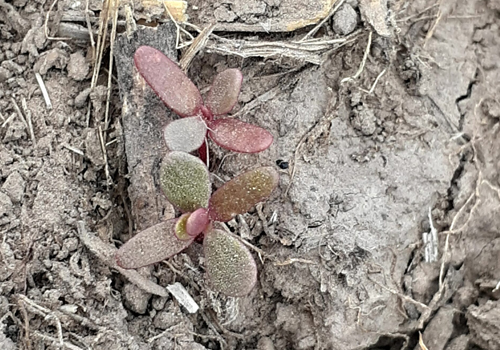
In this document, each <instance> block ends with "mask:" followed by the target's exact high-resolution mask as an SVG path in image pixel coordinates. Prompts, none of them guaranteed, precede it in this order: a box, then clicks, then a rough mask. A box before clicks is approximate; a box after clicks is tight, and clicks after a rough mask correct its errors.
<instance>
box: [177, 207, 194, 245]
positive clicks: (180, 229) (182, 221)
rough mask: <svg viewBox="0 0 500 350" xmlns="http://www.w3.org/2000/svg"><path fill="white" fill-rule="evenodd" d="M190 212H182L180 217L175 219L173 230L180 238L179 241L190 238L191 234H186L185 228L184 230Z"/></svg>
mask: <svg viewBox="0 0 500 350" xmlns="http://www.w3.org/2000/svg"><path fill="white" fill-rule="evenodd" d="M190 215H191V213H185V214H182V215H181V217H180V218H178V219H177V222H176V223H175V227H174V231H175V236H176V237H177V238H178V239H180V240H181V241H187V240H190V239H191V236H190V235H188V233H187V230H186V223H187V221H188V219H189V216H190Z"/></svg>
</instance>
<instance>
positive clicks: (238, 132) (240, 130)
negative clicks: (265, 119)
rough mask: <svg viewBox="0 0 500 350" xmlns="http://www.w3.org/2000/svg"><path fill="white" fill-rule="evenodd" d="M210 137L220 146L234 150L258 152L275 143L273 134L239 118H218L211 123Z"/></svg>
mask: <svg viewBox="0 0 500 350" xmlns="http://www.w3.org/2000/svg"><path fill="white" fill-rule="evenodd" d="M209 129H210V131H209V133H208V134H209V135H210V138H211V139H212V140H213V141H214V142H215V143H216V144H218V145H219V146H221V147H223V148H225V149H228V150H230V151H234V152H241V153H257V152H261V151H263V150H265V149H267V148H268V147H269V146H271V143H273V135H271V133H270V132H269V131H267V130H266V129H263V128H261V127H259V126H257V125H252V124H248V123H245V122H242V121H240V120H237V119H227V118H225V119H217V120H214V121H212V122H211V123H210V125H209Z"/></svg>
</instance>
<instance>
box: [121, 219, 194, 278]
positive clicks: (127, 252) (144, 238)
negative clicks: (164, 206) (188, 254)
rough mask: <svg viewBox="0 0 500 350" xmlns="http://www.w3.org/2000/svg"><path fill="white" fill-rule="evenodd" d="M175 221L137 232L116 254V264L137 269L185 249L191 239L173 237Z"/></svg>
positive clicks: (161, 223)
mask: <svg viewBox="0 0 500 350" xmlns="http://www.w3.org/2000/svg"><path fill="white" fill-rule="evenodd" d="M175 222H176V219H172V220H168V221H164V222H160V223H159V224H157V225H154V226H151V227H150V228H148V229H146V230H144V231H141V232H139V233H138V234H137V235H135V236H134V237H133V238H131V239H130V240H129V241H128V242H127V243H125V244H124V245H123V246H122V247H121V248H120V249H118V251H117V252H116V256H115V257H116V262H117V264H118V266H120V267H123V268H124V269H137V268H139V267H143V266H147V265H151V264H154V263H156V262H158V261H162V260H165V259H167V258H169V257H171V256H173V255H175V254H177V253H179V252H181V251H182V250H184V249H186V248H187V247H188V246H189V245H190V244H191V243H192V242H193V238H191V239H189V240H186V241H181V240H179V239H177V238H176V237H175V235H174V226H175Z"/></svg>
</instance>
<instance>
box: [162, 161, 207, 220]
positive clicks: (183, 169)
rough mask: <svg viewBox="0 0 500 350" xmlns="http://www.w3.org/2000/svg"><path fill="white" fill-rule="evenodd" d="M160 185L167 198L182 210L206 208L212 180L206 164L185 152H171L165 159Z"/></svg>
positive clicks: (189, 210) (190, 210)
mask: <svg viewBox="0 0 500 350" xmlns="http://www.w3.org/2000/svg"><path fill="white" fill-rule="evenodd" d="M160 185H161V188H162V190H163V193H165V196H167V199H168V201H169V202H170V203H172V204H173V205H174V206H176V207H177V208H179V209H180V210H181V211H182V212H192V211H195V210H196V209H198V208H206V207H207V206H208V200H209V198H210V192H211V191H210V190H211V189H210V180H209V178H208V170H207V167H206V166H205V164H203V162H202V161H201V160H200V159H198V158H197V157H195V156H192V155H190V154H188V153H184V152H170V153H169V154H167V155H166V156H165V158H164V159H163V162H162V165H161V169H160Z"/></svg>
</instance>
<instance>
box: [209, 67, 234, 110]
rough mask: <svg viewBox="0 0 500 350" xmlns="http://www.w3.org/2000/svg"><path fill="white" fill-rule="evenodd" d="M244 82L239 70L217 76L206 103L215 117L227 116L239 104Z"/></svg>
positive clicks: (224, 72) (228, 71)
mask: <svg viewBox="0 0 500 350" xmlns="http://www.w3.org/2000/svg"><path fill="white" fill-rule="evenodd" d="M242 81H243V75H242V74H241V71H240V70H239V69H235V68H232V69H226V70H225V71H223V72H221V73H219V74H217V76H216V77H215V79H214V81H213V83H212V87H211V88H210V92H209V93H208V97H207V101H206V106H207V107H208V108H209V109H210V111H211V112H212V114H213V115H222V114H226V113H229V112H230V111H231V109H233V107H234V105H235V104H236V102H238V95H239V94H240V89H241V82H242Z"/></svg>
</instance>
